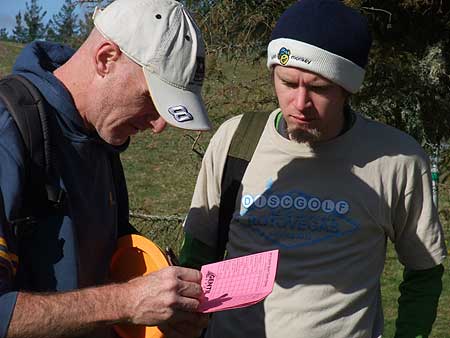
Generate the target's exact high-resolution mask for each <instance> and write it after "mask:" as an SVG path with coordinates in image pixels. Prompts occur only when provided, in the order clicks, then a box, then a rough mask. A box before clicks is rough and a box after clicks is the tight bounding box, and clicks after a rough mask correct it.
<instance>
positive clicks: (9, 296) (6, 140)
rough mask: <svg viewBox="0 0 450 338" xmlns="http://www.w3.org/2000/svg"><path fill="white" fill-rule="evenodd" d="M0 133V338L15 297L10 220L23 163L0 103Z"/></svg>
mask: <svg viewBox="0 0 450 338" xmlns="http://www.w3.org/2000/svg"><path fill="white" fill-rule="evenodd" d="M0 135H1V137H0V158H1V161H0V338H3V337H6V333H7V330H8V327H9V323H10V320H11V316H12V313H13V310H14V306H15V304H16V299H17V290H16V288H15V285H14V278H15V275H16V272H17V269H18V266H19V257H18V248H17V243H16V240H15V236H14V234H13V229H12V226H11V223H10V220H11V219H14V218H15V215H17V212H18V210H19V208H20V204H21V199H22V196H21V191H22V189H23V179H22V178H23V174H24V171H23V168H24V166H23V158H22V156H21V154H23V146H22V142H21V140H20V134H19V132H18V130H17V127H16V126H15V123H14V121H13V120H12V118H11V116H10V115H9V113H7V112H6V111H5V109H4V108H3V106H2V105H1V104H0Z"/></svg>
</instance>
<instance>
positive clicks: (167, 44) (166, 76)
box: [93, 0, 211, 130]
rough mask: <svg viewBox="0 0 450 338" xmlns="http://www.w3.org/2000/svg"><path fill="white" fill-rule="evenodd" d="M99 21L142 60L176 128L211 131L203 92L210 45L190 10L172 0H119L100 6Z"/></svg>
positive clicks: (151, 87) (167, 117)
mask: <svg viewBox="0 0 450 338" xmlns="http://www.w3.org/2000/svg"><path fill="white" fill-rule="evenodd" d="M93 17H94V25H95V27H96V28H97V30H98V31H99V32H100V33H101V34H102V35H103V36H104V37H105V38H106V39H108V40H110V41H112V42H114V43H115V44H117V45H118V46H119V48H120V50H121V51H122V52H123V53H124V54H125V55H127V56H128V57H129V58H130V59H131V60H133V61H134V62H136V63H137V64H139V65H141V66H142V68H143V71H144V75H145V78H146V80H147V84H148V88H149V92H150V95H151V97H152V100H153V103H154V105H155V107H156V109H157V110H158V112H159V114H160V115H161V116H162V117H163V118H164V119H165V120H166V121H167V123H169V124H172V125H174V126H176V127H180V128H183V129H192V130H208V129H210V128H211V122H210V121H209V119H208V115H207V112H206V108H205V105H204V103H203V99H202V97H201V89H202V84H203V78H204V75H205V47H204V43H203V39H202V37H201V33H200V30H199V28H198V27H197V25H196V23H195V21H194V19H193V18H192V16H191V15H190V13H189V12H188V11H187V9H186V8H185V7H184V6H183V5H182V4H181V3H179V2H177V1H173V0H115V1H113V2H112V3H111V4H110V5H109V6H107V7H106V8H105V9H98V8H97V9H96V10H95V12H94V16H93Z"/></svg>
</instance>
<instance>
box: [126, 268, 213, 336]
mask: <svg viewBox="0 0 450 338" xmlns="http://www.w3.org/2000/svg"><path fill="white" fill-rule="evenodd" d="M200 281H201V273H200V272H199V271H197V270H192V269H187V268H182V267H173V266H171V267H168V268H165V269H163V270H160V271H157V272H154V273H151V274H149V275H147V276H144V277H138V278H135V279H133V280H131V281H129V282H128V283H126V284H124V287H125V288H126V289H128V290H123V291H124V292H125V293H127V294H128V299H129V306H130V307H129V308H128V309H129V312H130V315H129V318H130V322H131V323H133V324H142V325H148V326H155V325H158V326H159V327H160V329H161V331H163V332H164V333H165V335H166V337H188V336H192V337H195V336H198V335H200V333H201V330H202V329H203V328H204V327H205V326H206V325H207V318H208V316H207V315H204V314H201V313H198V312H196V310H197V308H198V305H199V303H200V302H199V299H200V297H201V296H202V289H201V286H200Z"/></svg>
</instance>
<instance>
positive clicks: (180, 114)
mask: <svg viewBox="0 0 450 338" xmlns="http://www.w3.org/2000/svg"><path fill="white" fill-rule="evenodd" d="M169 113H170V114H171V115H172V116H173V118H174V119H175V120H176V121H177V122H187V121H192V120H193V119H194V117H193V116H192V115H191V114H190V113H189V112H188V110H187V109H186V107H183V106H175V107H169Z"/></svg>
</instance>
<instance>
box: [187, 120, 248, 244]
mask: <svg viewBox="0 0 450 338" xmlns="http://www.w3.org/2000/svg"><path fill="white" fill-rule="evenodd" d="M240 118H241V116H237V117H234V118H232V119H230V120H228V121H227V122H225V123H224V124H223V125H222V126H221V127H220V128H219V129H218V130H217V132H216V133H215V134H214V136H213V137H212V139H211V141H210V143H209V145H208V148H207V150H206V152H205V155H204V157H203V161H202V166H201V169H200V172H199V174H198V177H197V183H196V185H195V190H194V195H193V197H192V203H191V207H190V210H189V212H188V215H187V217H186V220H185V222H184V225H183V226H184V230H185V232H186V233H188V234H189V235H190V236H192V237H193V238H195V239H197V240H199V241H201V242H203V243H204V244H206V245H208V246H210V247H215V246H216V243H217V236H218V233H217V232H218V219H219V205H220V194H221V182H222V174H223V168H224V165H225V161H226V157H227V153H228V148H229V147H230V143H231V139H232V137H233V134H234V132H235V130H236V128H237V126H238V124H239V121H240Z"/></svg>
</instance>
